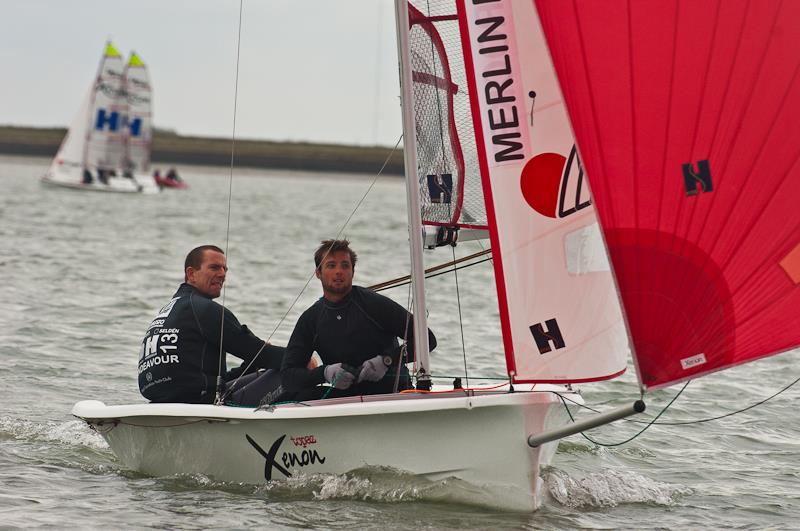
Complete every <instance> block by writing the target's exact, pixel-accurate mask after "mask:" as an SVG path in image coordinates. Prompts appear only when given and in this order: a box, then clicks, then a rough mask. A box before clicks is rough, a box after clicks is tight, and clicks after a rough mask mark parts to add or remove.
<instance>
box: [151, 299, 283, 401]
mask: <svg viewBox="0 0 800 531" xmlns="http://www.w3.org/2000/svg"><path fill="white" fill-rule="evenodd" d="M223 312H224V320H223ZM221 328H223V332H222V341H223V347H224V349H223V350H224V352H227V353H230V354H233V355H234V356H237V357H239V358H241V359H242V360H244V362H245V364H247V363H249V362H250V361H251V360H252V359H253V358H254V357H255V356H256V355H257V354H258V352H259V351H261V353H260V354H258V357H257V358H256V360H255V362H254V363H253V366H252V369H256V368H264V369H277V368H280V364H281V359H282V357H283V352H284V349H283V348H282V347H276V346H273V345H267V346H264V341H263V340H262V339H259V338H258V337H257V336H256V335H255V334H253V333H252V332H251V331H250V330H249V329H248V328H247V326H245V325H242V324H240V323H239V320H238V319H236V316H234V315H233V313H232V312H231V311H230V310H228V309H227V308H223V307H222V306H221V305H219V304H217V303H216V302H214V301H213V300H211V299H210V298H209V297H207V296H206V295H204V294H202V293H200V292H199V291H198V290H197V289H195V288H194V287H192V286H190V285H189V284H186V283H183V284H181V286H180V287H179V288H178V291H177V292H176V293H175V295H174V296H173V298H172V300H171V301H169V303H167V305H166V306H164V307H163V308H161V310H160V311H159V312H158V315H156V317H155V319H154V320H153V322H152V323H150V326H149V327H148V328H147V332H146V333H145V336H144V339H143V340H142V351H141V355H140V357H139V391H140V392H141V393H142V395H143V396H144V397H145V398H147V399H148V400H151V401H153V402H188V403H212V402H213V401H214V394H215V390H216V381H217V374H218V373H219V355H220V348H219V344H220V329H221ZM262 347H263V350H262ZM234 370H236V369H234Z"/></svg>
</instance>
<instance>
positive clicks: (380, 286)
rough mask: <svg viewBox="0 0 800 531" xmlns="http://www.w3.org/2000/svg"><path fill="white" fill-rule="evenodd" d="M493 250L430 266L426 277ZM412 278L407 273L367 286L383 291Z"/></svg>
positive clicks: (406, 282) (405, 282)
mask: <svg viewBox="0 0 800 531" xmlns="http://www.w3.org/2000/svg"><path fill="white" fill-rule="evenodd" d="M491 252H492V250H491V249H485V250H483V251H478V252H477V253H473V254H471V255H469V256H462V257H461V258H459V259H457V260H453V261H452V262H445V263H443V264H439V265H436V266H433V267H429V268H428V269H426V270H425V275H426V276H425V278H433V277H436V276H438V275H428V273H434V272H436V271H439V270H441V269H444V268H445V267H450V266H455V265H457V264H460V263H462V262H466V261H467V260H472V259H473V258H477V257H479V256H484V255H487V254H489V253H491ZM487 260H491V257H489V258H486V259H484V260H479V261H477V262H474V263H472V264H467V265H465V266H463V267H470V266H473V265H476V264H480V263H482V262H486V261H487ZM450 271H452V270H448V271H444V272H442V273H439V274H444V273H449V272H450ZM410 280H411V275H405V276H402V277H397V278H394V279H392V280H387V281H385V282H380V283H378V284H373V285H372V286H367V289H371V290H372V291H383V290H385V289H390V288H397V287H400V286H405V285H406V284H408V282H409V281H410Z"/></svg>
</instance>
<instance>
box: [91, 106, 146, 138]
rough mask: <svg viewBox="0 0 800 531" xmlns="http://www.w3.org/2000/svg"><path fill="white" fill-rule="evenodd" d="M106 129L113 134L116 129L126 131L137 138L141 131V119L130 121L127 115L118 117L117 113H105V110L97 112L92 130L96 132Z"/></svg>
mask: <svg viewBox="0 0 800 531" xmlns="http://www.w3.org/2000/svg"><path fill="white" fill-rule="evenodd" d="M106 127H108V130H109V131H111V132H115V131H117V130H118V129H120V128H122V129H128V130H129V131H130V135H131V136H139V134H140V133H141V131H142V119H141V118H134V119H133V120H131V119H130V117H129V116H128V115H120V113H118V112H117V111H111V112H106V110H105V109H98V110H97V120H95V124H94V128H95V129H97V130H98V131H103V130H104V129H106Z"/></svg>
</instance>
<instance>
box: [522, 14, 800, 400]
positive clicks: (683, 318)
mask: <svg viewBox="0 0 800 531" xmlns="http://www.w3.org/2000/svg"><path fill="white" fill-rule="evenodd" d="M535 3H536V6H537V8H538V9H539V15H540V18H541V22H542V26H543V29H544V32H545V35H546V38H547V41H548V45H549V48H550V53H551V55H552V58H553V62H554V64H555V67H556V71H557V74H558V77H559V82H560V84H561V89H562V92H563V94H564V98H565V101H566V105H567V109H568V111H569V114H570V118H571V122H572V125H573V129H574V133H575V137H576V140H577V144H578V148H579V150H580V154H581V158H582V160H583V163H584V167H585V170H586V174H587V176H588V179H589V182H590V184H591V187H592V195H593V198H594V203H595V207H596V209H597V212H598V215H599V218H600V222H601V225H602V228H603V233H604V236H605V239H606V244H607V246H608V251H609V254H610V258H611V261H612V264H613V269H614V273H615V276H616V280H617V284H618V289H619V292H620V294H621V298H622V301H623V305H624V310H625V314H626V319H627V324H628V329H629V332H630V335H631V338H632V340H633V344H634V350H635V357H636V363H637V370H638V373H639V378H640V381H641V383H642V385H643V386H644V387H646V388H654V387H661V386H665V385H669V384H671V383H674V382H676V381H680V380H686V379H689V378H694V377H696V376H699V375H701V374H705V373H709V372H712V371H716V370H719V369H722V368H725V367H730V366H733V365H738V364H740V363H744V362H747V361H750V360H753V359H756V358H761V357H764V356H769V355H772V354H776V353H779V352H782V351H786V350H789V349H793V348H795V347H797V346H798V345H800V164H798V158H799V157H800V133H798V124H799V123H800V45H798V43H800V2H794V1H784V2H780V1H777V0H760V1H758V2H755V1H753V2H748V1H745V0H719V1H705V2H693V1H677V0H661V1H635V2H634V1H630V2H626V1H607V0H597V1H594V0H592V1H577V0H572V1H569V0H535Z"/></svg>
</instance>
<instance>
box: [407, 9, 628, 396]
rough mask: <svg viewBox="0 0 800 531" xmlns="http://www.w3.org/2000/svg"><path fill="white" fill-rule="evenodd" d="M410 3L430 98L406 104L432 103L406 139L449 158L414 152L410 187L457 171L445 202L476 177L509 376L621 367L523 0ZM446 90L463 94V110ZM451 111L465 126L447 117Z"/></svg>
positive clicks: (596, 254) (419, 65)
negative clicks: (416, 162)
mask: <svg viewBox="0 0 800 531" xmlns="http://www.w3.org/2000/svg"><path fill="white" fill-rule="evenodd" d="M415 5H416V6H417V7H416V8H414V7H413V6H412V7H411V8H410V19H411V34H412V36H413V35H414V34H415V31H416V33H417V34H418V36H421V38H419V39H418V42H421V43H422V44H420V45H418V46H416V47H412V49H413V50H415V61H414V69H415V72H414V80H415V100H418V98H417V97H416V95H417V93H420V92H427V93H429V96H430V101H431V102H432V103H429V104H424V105H421V104H420V103H419V102H417V103H416V110H417V113H418V114H420V113H421V112H424V110H425V109H426V108H432V109H435V110H436V112H435V113H434V115H433V117H432V118H427V119H426V118H424V117H423V118H418V119H417V132H418V135H417V136H418V148H417V150H418V152H421V153H422V152H428V153H433V154H434V156H432V157H429V159H431V160H433V161H437V160H439V158H437V157H438V155H439V153H440V152H441V153H449V154H453V155H452V158H453V159H454V162H455V166H456V169H455V170H454V169H453V163H450V164H449V165H448V164H444V163H442V169H439V168H438V167H436V166H435V164H434V163H432V162H421V163H420V170H421V175H420V182H421V184H422V190H421V195H422V197H423V201H424V200H425V199H426V197H428V198H429V197H431V195H432V194H431V190H430V189H429V188H428V189H426V188H425V184H429V183H430V182H431V178H430V177H427V181H426V180H425V176H424V175H423V172H428V173H429V174H438V173H441V172H443V171H444V172H448V173H449V172H451V171H452V172H453V173H454V174H458V175H459V178H458V179H456V178H454V179H453V194H452V195H453V201H454V203H456V202H457V201H460V200H461V199H460V197H459V195H458V194H459V193H460V190H461V188H459V186H460V183H461V182H462V180H463V181H464V182H465V183H469V179H471V178H473V177H472V176H473V174H475V173H477V175H480V177H481V180H482V189H483V197H485V205H486V213H487V221H486V223H487V225H488V226H489V229H490V236H491V243H492V252H493V257H494V267H495V277H496V282H497V292H498V299H499V305H500V316H501V322H502V328H503V338H504V342H505V352H506V362H507V367H508V373H509V375H510V376H511V378H512V379H513V381H515V382H580V381H592V380H600V379H605V378H612V377H614V376H617V375H619V374H621V373H622V372H623V371H624V368H625V359H626V356H627V352H628V348H627V337H626V334H625V329H624V325H623V320H622V314H621V312H620V308H619V303H618V299H617V295H616V291H615V288H614V283H613V279H612V277H611V273H610V270H609V267H608V261H607V259H606V256H605V250H604V249H603V245H602V240H601V238H600V234H599V229H598V227H597V223H596V217H595V213H594V208H593V206H592V202H591V197H590V194H589V189H588V186H587V184H586V182H585V181H584V180H583V172H582V167H581V163H580V160H579V159H578V157H577V153H576V151H575V149H574V145H573V144H574V143H573V140H572V136H571V133H570V127H569V122H568V121H567V116H566V111H565V109H564V107H563V104H562V101H561V95H560V92H559V89H558V84H557V81H556V79H555V74H554V71H553V68H552V66H551V64H550V62H549V58H548V55H547V50H546V47H545V45H544V40H543V36H542V35H541V32H540V30H539V23H538V20H537V16H536V12H535V6H534V5H533V4H532V3H528V2H513V3H512V2H508V1H505V2H501V1H497V2H484V3H480V4H478V3H474V4H473V3H472V2H463V1H438V2H428V1H426V2H418V3H415ZM456 24H458V33H456V27H455V26H456ZM415 28H417V29H416V30H415ZM426 39H427V40H426ZM451 39H457V40H460V41H461V42H460V46H454V45H452V43H450V40H451ZM412 41H413V39H412ZM462 65H463V66H462ZM462 70H463V74H462V75H460V76H459V75H457V74H456V72H461V71H462ZM458 98H462V99H463V100H465V101H469V102H470V108H469V110H468V111H461V110H460V109H459V104H458V102H457V99H458ZM423 101H425V100H423ZM459 115H463V116H466V117H467V118H469V119H470V120H471V122H472V124H471V128H462V127H461V126H460V124H461V121H460V119H459V118H458V116H459ZM454 124H455V125H454ZM437 127H438V130H437ZM420 131H422V133H421V134H420ZM431 131H434V132H433V133H432V132H431ZM472 146H474V148H473V147H472ZM425 150H427V151H425ZM459 153H460V154H461V158H462V159H463V170H462V169H460V168H459V167H458V162H459ZM420 159H423V157H422V156H420ZM444 159H445V158H444V157H441V160H444ZM424 160H425V161H427V160H428V159H424ZM476 164H477V168H475V165H476ZM431 168H432V169H431ZM462 174H463V175H464V176H465V177H464V178H463V179H462V178H461V177H460V176H461V175H462ZM463 186H464V189H465V195H466V196H467V199H465V202H467V201H468V200H469V187H468V184H464V185H463ZM478 197H479V199H480V201H481V202H482V203H483V202H484V200H483V198H482V197H480V196H478ZM459 204H460V203H459ZM429 211H430V210H428V211H426V209H425V208H423V214H426V212H429Z"/></svg>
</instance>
